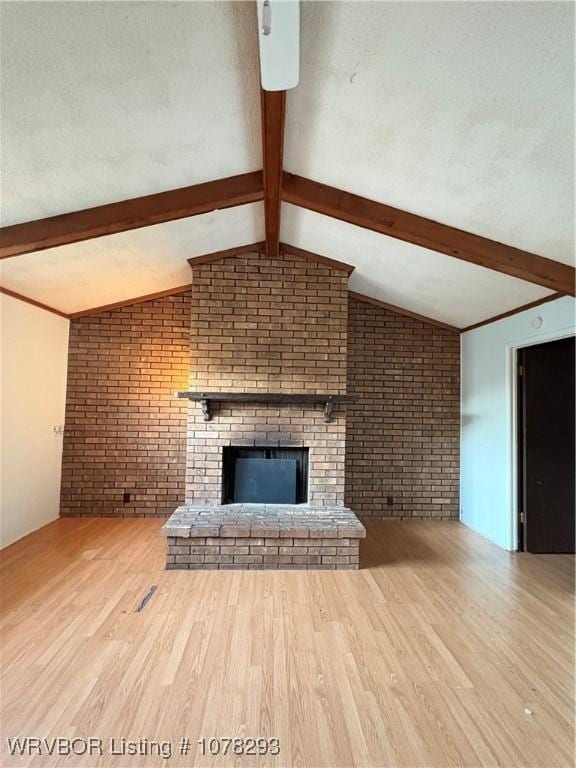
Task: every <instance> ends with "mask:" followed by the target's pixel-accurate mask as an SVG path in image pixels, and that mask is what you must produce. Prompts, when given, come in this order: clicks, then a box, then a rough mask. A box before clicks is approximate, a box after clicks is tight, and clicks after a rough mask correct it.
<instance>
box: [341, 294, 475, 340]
mask: <svg viewBox="0 0 576 768" xmlns="http://www.w3.org/2000/svg"><path fill="white" fill-rule="evenodd" d="M348 296H349V297H350V298H351V299H356V300H357V301H363V302H364V303H365V304H373V305H374V306H375V307H380V308H381V309H387V310H388V311H389V312H394V313H395V314H396V315H405V316H406V317H411V318H412V319H413V320H419V321H420V322H421V323H426V324H427V325H435V326H437V327H438V328H442V329H443V330H445V331H450V332H451V333H461V330H460V328H456V326H454V325H449V324H448V323H443V322H441V321H440V320H434V318H432V317H426V315H419V314H418V313H417V312H411V311H410V310H409V309H404V308H403V307H397V306H396V305H395V304H387V303H386V302H385V301H380V300H379V299H373V298H372V297H371V296H366V295H365V294H363V293H355V291H348Z"/></svg>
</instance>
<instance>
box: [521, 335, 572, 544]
mask: <svg viewBox="0 0 576 768" xmlns="http://www.w3.org/2000/svg"><path fill="white" fill-rule="evenodd" d="M574 349H575V340H574V337H571V338H567V339H560V340H558V341H551V342H548V343H546V344H537V345H535V346H533V347H527V348H525V349H523V350H521V351H520V353H519V356H518V358H519V385H520V386H519V398H518V400H519V414H518V415H519V425H520V429H519V436H518V437H519V442H520V445H519V449H520V450H519V452H518V454H519V470H520V472H519V486H520V487H519V494H518V495H519V502H520V504H519V511H520V526H521V527H520V534H521V536H520V540H521V542H522V544H523V549H524V550H525V551H526V552H534V553H544V552H557V553H568V552H574V528H575V525H574V515H575V508H574V494H575V490H576V489H575V481H574V475H575V471H574V442H575V428H574V425H575V407H574V399H575V375H574V365H575V355H574Z"/></svg>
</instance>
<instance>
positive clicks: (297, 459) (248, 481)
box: [222, 445, 308, 504]
mask: <svg viewBox="0 0 576 768" xmlns="http://www.w3.org/2000/svg"><path fill="white" fill-rule="evenodd" d="M222 464H223V467H222V469H223V472H222V503H223V504H232V503H242V502H243V503H246V504H305V503H306V502H307V501H308V448H253V447H244V446H233V445H232V446H228V447H225V448H223V455H222Z"/></svg>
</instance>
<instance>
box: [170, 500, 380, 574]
mask: <svg viewBox="0 0 576 768" xmlns="http://www.w3.org/2000/svg"><path fill="white" fill-rule="evenodd" d="M162 532H163V533H164V535H165V536H166V542H167V555H166V568H168V569H170V570H173V569H175V570H199V569H206V570H239V569H246V568H248V569H252V570H278V569H293V570H296V569H320V570H335V569H336V570H338V569H346V570H354V569H357V568H358V566H359V542H360V539H361V538H364V537H365V536H366V529H365V528H364V526H363V525H362V523H361V522H360V521H359V520H358V518H357V517H356V515H354V514H353V512H351V510H349V509H346V508H345V507H335V508H330V507H325V508H323V509H321V510H319V509H317V508H315V507H309V506H307V505H286V506H284V505H279V504H227V505H219V506H212V507H211V506H204V507H193V506H189V505H184V506H182V507H179V508H178V509H177V510H176V512H175V513H174V514H173V515H172V517H171V518H170V519H169V520H168V522H167V523H166V525H165V526H164V527H163V529H162Z"/></svg>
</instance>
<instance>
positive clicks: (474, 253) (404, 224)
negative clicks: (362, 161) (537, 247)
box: [282, 173, 576, 295]
mask: <svg viewBox="0 0 576 768" xmlns="http://www.w3.org/2000/svg"><path fill="white" fill-rule="evenodd" d="M282 200H284V201H286V202H287V203H292V204H293V205H299V206H301V207H302V208H307V209H308V210H310V211H316V212H317V213H322V214H324V215H326V216H332V217H333V218H335V219H340V220H341V221H346V222H348V223H349V224H355V225H356V226H358V227H364V228H365V229H370V230H372V231H373V232H380V233H381V234H383V235H388V236H389V237H394V238H396V239H398V240H404V241H405V242H407V243H413V244H414V245H419V246H422V247H423V248H429V249H430V250H432V251H438V252H439V253H445V254H447V255H448V256H453V257H454V258H456V259H462V260H464V261H468V262H471V263H472V264H477V265H479V266H482V267H487V268H488V269H493V270H495V271H497V272H502V273H503V274H505V275H511V276H512V277H518V278H520V279H522V280H526V281H528V282H530V283H535V284H536V285H542V286H544V287H545V288H550V289H551V290H553V291H560V292H561V293H568V294H571V295H574V294H575V293H576V271H575V270H574V267H571V266H569V265H567V264H562V263H560V262H558V261H553V260H552V259H547V258H544V257H543V256H538V255H536V254H534V253H529V252H528V251H522V250H520V249H519V248H513V247H512V246H510V245H504V244H503V243H498V242H496V241H494V240H489V239H488V238H486V237H480V236H479V235H473V234H471V233H470V232H464V231H463V230H461V229H455V228H454V227H449V226H447V225H446V224H440V223H438V222H437V221H432V220H431V219H425V218H423V217H422V216H417V215H415V214H413V213H407V212H406V211H401V210H399V209H398V208H392V207H391V206H389V205H384V204H383V203H377V202H375V201H374V200H368V199H367V198H365V197H360V196H358V195H353V194H351V193H350V192H343V191H342V190H340V189H335V188H334V187H329V186H327V185H326V184H320V183H319V182H317V181H311V180H310V179H305V178H303V177H302V176H296V175H295V174H292V173H284V178H283V183H282Z"/></svg>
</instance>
